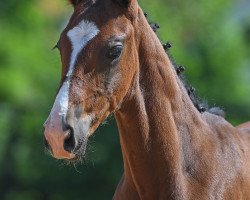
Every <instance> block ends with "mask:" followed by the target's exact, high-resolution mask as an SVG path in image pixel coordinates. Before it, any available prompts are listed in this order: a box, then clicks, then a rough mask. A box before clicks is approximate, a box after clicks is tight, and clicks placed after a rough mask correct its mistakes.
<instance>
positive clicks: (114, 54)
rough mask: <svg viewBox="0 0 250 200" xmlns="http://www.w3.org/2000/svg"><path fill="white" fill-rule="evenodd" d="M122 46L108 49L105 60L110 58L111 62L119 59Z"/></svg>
mask: <svg viewBox="0 0 250 200" xmlns="http://www.w3.org/2000/svg"><path fill="white" fill-rule="evenodd" d="M122 50H123V46H122V45H117V46H114V47H112V48H111V49H109V51H108V52H107V54H106V57H107V58H110V59H112V60H115V59H117V58H119V57H120V55H121V54H122Z"/></svg>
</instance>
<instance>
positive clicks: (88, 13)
mask: <svg viewBox="0 0 250 200" xmlns="http://www.w3.org/2000/svg"><path fill="white" fill-rule="evenodd" d="M71 3H72V5H73V6H74V13H73V15H72V17H71V19H70V21H69V23H68V25H67V27H66V28H65V30H64V31H63V32H62V34H61V37H60V40H59V42H58V44H57V47H58V49H59V50H60V53H61V60H62V78H61V87H60V90H59V92H58V94H57V97H56V100H55V103H54V105H53V108H52V110H51V113H50V115H49V117H48V119H47V121H46V122H45V125H44V126H45V133H44V135H45V139H46V143H47V144H46V146H47V147H48V148H49V149H50V150H51V153H52V155H53V156H54V157H55V158H57V159H67V160H75V159H78V158H79V157H81V156H82V155H83V154H84V152H85V149H86V143H87V139H88V138H89V137H90V136H91V135H92V134H93V133H94V131H95V130H96V128H97V127H98V126H99V125H100V124H101V123H102V122H103V121H104V120H105V119H106V118H107V117H108V116H109V115H110V114H112V113H114V115H115V118H116V121H117V124H118V127H119V132H120V143H121V148H122V154H123V160H124V175H123V177H122V179H121V182H120V184H119V186H118V188H117V191H116V193H115V196H114V199H115V200H139V199H142V200H157V199H161V200H167V199H184V200H202V199H204V200H208V199H235V200H240V199H242V200H247V199H250V158H249V156H250V146H249V145H250V134H247V132H249V131H250V125H249V124H246V125H242V126H240V127H239V128H235V127H233V126H232V125H231V124H229V123H228V122H227V121H225V120H224V118H222V117H220V116H216V115H214V114H211V113H209V112H199V111H198V110H197V109H196V108H195V106H194V104H193V103H192V101H191V99H190V97H189V95H188V92H187V90H186V89H185V88H184V85H183V83H182V82H181V81H180V79H179V77H178V75H177V73H176V70H175V69H174V67H173V64H172V63H171V61H170V59H169V58H168V56H167V55H166V53H165V51H164V48H163V47H162V44H161V43H160V41H159V39H158V38H157V36H156V34H155V33H154V32H153V30H152V29H151V27H150V26H149V24H148V22H147V20H146V18H145V16H144V13H143V12H142V10H141V8H140V7H139V5H138V3H137V1H136V0H78V1H77V0H71ZM203 111H204V110H203Z"/></svg>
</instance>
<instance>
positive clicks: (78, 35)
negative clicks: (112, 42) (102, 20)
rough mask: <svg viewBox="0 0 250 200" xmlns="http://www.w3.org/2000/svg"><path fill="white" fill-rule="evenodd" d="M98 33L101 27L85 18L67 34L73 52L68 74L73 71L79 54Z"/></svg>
mask: <svg viewBox="0 0 250 200" xmlns="http://www.w3.org/2000/svg"><path fill="white" fill-rule="evenodd" d="M98 33H99V29H98V28H97V27H96V25H95V24H93V23H92V22H88V21H84V20H83V21H81V22H80V23H79V24H78V26H76V27H75V28H73V29H71V30H70V31H69V32H68V34H67V36H68V37H69V39H70V41H71V44H72V54H71V60H70V65H69V71H68V74H67V76H70V75H71V74H72V73H73V70H74V66H75V63H76V60H77V57H78V54H79V53H80V52H81V51H82V49H83V48H84V47H85V46H86V45H87V44H88V42H89V41H90V40H92V39H93V38H94V37H95V36H96V35H97V34H98Z"/></svg>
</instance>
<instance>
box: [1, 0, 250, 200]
mask: <svg viewBox="0 0 250 200" xmlns="http://www.w3.org/2000/svg"><path fill="white" fill-rule="evenodd" d="M141 5H142V7H143V8H144V9H145V10H146V11H147V12H148V14H149V17H150V19H151V20H152V21H157V22H158V23H159V24H160V25H161V29H160V31H159V35H160V38H161V39H162V41H171V42H172V44H173V49H172V50H171V54H172V55H173V57H174V58H175V60H176V62H177V63H178V64H182V65H184V66H186V68H187V70H186V72H185V73H186V75H187V77H188V79H189V82H190V83H191V84H192V85H193V86H195V87H196V89H197V91H198V93H199V96H200V97H202V98H204V99H206V100H207V101H208V102H209V103H210V104H212V105H217V106H221V107H223V108H224V110H225V111H226V113H227V120H229V121H230V122H231V123H233V124H234V125H235V124H238V123H240V122H244V121H247V120H250V84H249V83H250V2H249V1H248V0H211V1H207V0H199V1H197V0H185V1H183V0H155V1H152V0H141ZM71 12H72V8H71V6H70V5H69V4H68V3H67V2H66V0H53V1H51V0H29V1H27V0H8V1H0V199H1V200H67V199H72V200H78V199H79V200H80V199H86V200H100V199H102V200H109V199H111V198H112V195H113V193H114V191H115V188H116V185H117V184H118V181H119V179H120V177H121V175H122V170H123V164H122V158H121V152H120V146H119V135H118V131H117V127H116V125H115V122H114V119H113V118H112V117H111V118H110V119H109V120H108V123H107V124H106V125H103V126H102V127H100V128H99V129H98V131H97V132H96V134H95V136H94V137H93V138H92V139H91V141H90V148H89V152H88V155H87V160H86V162H85V163H84V164H82V165H77V166H68V165H65V164H64V163H62V162H58V161H55V160H53V159H52V158H50V157H49V156H48V155H46V153H45V151H44V148H43V140H42V132H43V128H42V124H43V122H44V120H45V119H46V117H47V115H48V113H49V111H50V108H51V106H52V104H53V101H54V97H55V93H56V90H57V87H58V84H59V78H60V58H59V53H58V52H57V51H51V48H52V47H53V46H54V44H56V42H57V39H58V37H59V34H60V31H61V30H62V29H63V27H64V26H65V24H66V23H67V19H68V17H69V16H70V13H71Z"/></svg>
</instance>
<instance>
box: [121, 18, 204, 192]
mask: <svg viewBox="0 0 250 200" xmlns="http://www.w3.org/2000/svg"><path fill="white" fill-rule="evenodd" d="M140 27H144V30H141V32H139V33H138V35H140V36H139V38H140V39H138V40H140V44H139V45H138V46H139V47H140V49H139V57H140V66H139V69H138V74H137V78H135V83H134V87H133V89H132V92H131V94H130V96H129V97H128V98H127V100H126V102H125V103H124V104H123V106H122V108H121V110H120V111H118V112H117V113H116V120H117V124H118V127H119V132H120V140H121V147H122V153H123V159H124V167H125V179H127V180H128V181H130V182H131V184H134V187H135V188H136V190H137V191H138V192H139V193H140V194H145V195H146V194H147V195H150V194H148V192H149V191H150V190H151V189H150V188H151V187H152V186H154V185H152V184H157V187H161V186H162V185H164V187H165V188H166V190H168V191H169V192H171V193H173V191H176V190H183V188H184V187H182V184H181V183H182V179H183V176H182V167H183V166H182V162H183V150H184V148H183V145H186V144H183V140H182V137H185V138H187V137H193V135H192V134H195V133H193V132H192V130H195V129H196V127H198V126H201V124H202V123H203V121H202V120H201V117H200V114H199V113H198V112H197V110H196V109H195V107H194V106H193V104H192V102H191V100H190V99H189V97H188V94H187V92H186V91H185V89H184V87H183V85H182V83H181V81H180V80H179V78H178V77H177V74H176V72H175V71H174V68H173V66H172V64H171V62H170V60H169V58H168V56H167V55H166V53H165V51H164V49H163V48H162V45H161V43H160V41H159V40H158V38H157V36H156V35H155V33H154V32H153V31H152V30H151V28H150V27H149V25H148V24H147V21H146V20H145V19H144V18H143V17H141V20H140ZM190 124H192V126H191V125H190ZM194 126H195V127H194ZM194 132H195V131H194ZM175 183H178V184H175ZM171 188H172V189H171ZM144 190H145V191H144ZM146 190H147V191H146ZM151 191H155V189H154V190H151ZM179 192H180V193H182V192H181V191H179ZM169 195H170V194H169ZM172 195H174V194H172Z"/></svg>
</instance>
